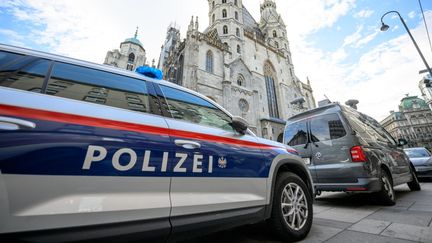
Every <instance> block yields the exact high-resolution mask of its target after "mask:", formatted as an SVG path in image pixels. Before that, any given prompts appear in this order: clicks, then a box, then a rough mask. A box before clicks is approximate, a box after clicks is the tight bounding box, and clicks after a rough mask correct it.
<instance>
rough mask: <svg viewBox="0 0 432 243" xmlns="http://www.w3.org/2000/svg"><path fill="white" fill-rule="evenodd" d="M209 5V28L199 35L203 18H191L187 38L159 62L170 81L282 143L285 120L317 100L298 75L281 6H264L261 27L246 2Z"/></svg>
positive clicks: (222, 0) (268, 0)
mask: <svg viewBox="0 0 432 243" xmlns="http://www.w3.org/2000/svg"><path fill="white" fill-rule="evenodd" d="M208 4H209V20H210V21H209V22H210V26H208V27H207V28H206V29H205V30H204V31H203V32H200V31H199V30H198V29H199V21H198V18H196V19H195V20H194V18H193V17H192V20H191V22H190V24H189V27H188V31H187V34H186V39H185V40H184V41H182V42H177V43H176V45H175V46H174V48H173V47H172V46H170V48H169V49H170V51H169V55H168V57H166V58H165V60H164V62H162V63H160V67H161V68H162V70H163V72H164V74H165V79H166V80H169V81H171V82H174V83H177V84H179V85H183V86H185V87H187V88H190V89H192V90H195V91H197V92H199V93H201V94H204V95H206V96H208V97H209V98H211V99H213V100H214V101H216V102H218V103H219V104H221V105H222V106H223V107H225V108H226V109H227V110H228V111H230V112H231V113H232V114H233V115H238V116H242V117H243V118H245V119H246V120H247V121H248V122H249V123H250V124H251V129H252V130H253V131H254V132H255V133H256V134H257V135H259V136H262V137H265V138H268V139H273V140H279V141H281V139H282V134H283V129H284V124H285V120H286V119H287V118H289V117H290V116H292V115H294V114H297V113H299V112H303V111H306V110H308V109H311V108H315V99H314V97H313V91H312V88H311V85H310V82H309V80H308V82H307V83H302V82H301V81H300V80H299V79H298V78H297V77H296V75H295V72H294V65H293V63H292V59H291V52H290V49H289V42H288V39H287V33H286V26H285V24H284V22H283V20H282V18H281V16H280V15H279V14H278V13H277V10H276V3H275V2H274V1H272V0H265V1H264V2H263V3H262V4H261V6H260V7H261V19H260V22H259V23H257V22H256V21H255V20H254V18H253V17H252V16H251V14H250V13H249V12H248V10H247V9H246V8H245V7H244V6H243V5H242V1H241V0H208ZM167 36H168V37H169V36H170V35H169V34H168V35H167ZM165 43H170V42H169V41H168V40H167V41H166V42H165ZM166 49H168V48H165V47H162V50H163V51H164V50H166ZM161 56H162V54H161Z"/></svg>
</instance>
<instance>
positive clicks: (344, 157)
mask: <svg viewBox="0 0 432 243" xmlns="http://www.w3.org/2000/svg"><path fill="white" fill-rule="evenodd" d="M310 134H311V149H312V163H313V164H314V165H315V168H316V175H317V177H318V181H319V183H350V182H356V181H355V180H356V178H357V177H356V176H353V174H352V170H351V168H350V166H357V164H350V162H351V154H350V149H351V147H352V146H354V145H353V141H352V139H350V137H349V136H347V132H346V129H345V126H344V124H343V122H342V119H341V117H340V116H339V114H338V113H330V114H322V115H318V116H314V117H312V118H310Z"/></svg>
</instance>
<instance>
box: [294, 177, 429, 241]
mask: <svg viewBox="0 0 432 243" xmlns="http://www.w3.org/2000/svg"><path fill="white" fill-rule="evenodd" d="M395 191H396V196H397V203H396V205H395V206H392V207H384V206H376V205H374V204H371V203H370V202H369V201H370V198H368V197H367V195H362V194H360V195H347V194H346V193H323V194H322V195H321V196H319V197H317V200H316V202H315V205H314V223H313V226H312V229H311V232H310V233H309V235H308V237H307V238H306V239H305V240H303V241H302V242H328V243H336V242H341V243H342V242H343V243H346V242H392V243H393V242H394V243H399V242H432V225H431V221H432V183H431V182H426V183H422V191H419V192H411V191H409V189H408V187H407V186H406V185H403V186H399V187H396V188H395Z"/></svg>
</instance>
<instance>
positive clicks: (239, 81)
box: [237, 75, 244, 86]
mask: <svg viewBox="0 0 432 243" xmlns="http://www.w3.org/2000/svg"><path fill="white" fill-rule="evenodd" d="M237 85H238V86H243V85H244V78H243V76H242V75H240V76H238V78H237Z"/></svg>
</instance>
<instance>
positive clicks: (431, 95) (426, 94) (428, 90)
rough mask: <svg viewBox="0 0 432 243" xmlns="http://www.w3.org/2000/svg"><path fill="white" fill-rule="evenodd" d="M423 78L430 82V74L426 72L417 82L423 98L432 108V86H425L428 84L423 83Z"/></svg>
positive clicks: (431, 77) (431, 80) (431, 79)
mask: <svg viewBox="0 0 432 243" xmlns="http://www.w3.org/2000/svg"><path fill="white" fill-rule="evenodd" d="M425 80H429V82H430V83H431V84H432V76H430V74H428V75H426V76H425V77H424V78H422V80H420V82H419V88H420V92H421V94H422V96H423V99H425V101H426V103H427V104H428V105H429V108H430V109H432V87H427V86H428V85H426V84H425Z"/></svg>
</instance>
